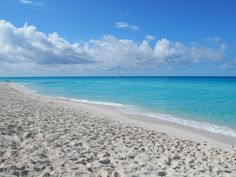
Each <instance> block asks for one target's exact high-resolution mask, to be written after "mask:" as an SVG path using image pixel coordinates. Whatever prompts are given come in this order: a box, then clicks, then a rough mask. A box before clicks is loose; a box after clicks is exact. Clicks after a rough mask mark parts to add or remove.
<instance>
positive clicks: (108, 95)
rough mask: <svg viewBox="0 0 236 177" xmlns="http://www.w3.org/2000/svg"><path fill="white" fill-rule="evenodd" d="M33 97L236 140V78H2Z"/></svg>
mask: <svg viewBox="0 0 236 177" xmlns="http://www.w3.org/2000/svg"><path fill="white" fill-rule="evenodd" d="M6 80H9V81H11V82H15V83H18V84H21V85H24V86H25V87H26V88H27V89H28V90H30V91H31V92H36V93H38V94H44V95H49V96H56V97H67V98H71V99H77V100H83V101H90V102H95V103H98V104H108V105H113V106H117V107H120V109H121V110H122V111H124V112H128V113H133V114H145V115H148V116H151V117H159V118H162V119H165V120H170V121H174V122H175V121H176V122H179V123H182V124H186V125H189V126H193V127H196V128H203V129H208V130H210V129H212V130H210V131H213V132H218V133H219V132H220V133H223V134H229V135H232V136H236V77H46V78H45V77H41V78H40V77H35V78H1V79H0V81H6Z"/></svg>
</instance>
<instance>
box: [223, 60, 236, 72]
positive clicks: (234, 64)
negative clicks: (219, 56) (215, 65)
mask: <svg viewBox="0 0 236 177" xmlns="http://www.w3.org/2000/svg"><path fill="white" fill-rule="evenodd" d="M235 67H236V59H235V60H232V61H228V62H224V63H222V64H221V65H220V69H222V70H227V69H232V68H235Z"/></svg>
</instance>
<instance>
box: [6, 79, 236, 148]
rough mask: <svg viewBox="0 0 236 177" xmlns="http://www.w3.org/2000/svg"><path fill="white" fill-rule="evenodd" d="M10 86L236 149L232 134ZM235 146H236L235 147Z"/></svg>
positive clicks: (193, 138)
mask: <svg viewBox="0 0 236 177" xmlns="http://www.w3.org/2000/svg"><path fill="white" fill-rule="evenodd" d="M8 85H9V86H10V87H13V88H14V89H16V90H17V91H19V92H23V93H24V94H27V95H33V96H40V97H43V98H44V99H49V100H50V99H54V101H58V102H62V103H65V104H68V105H69V106H70V107H73V108H75V109H76V108H83V109H85V110H87V111H89V112H91V113H92V114H94V115H97V116H101V117H104V116H105V117H109V118H113V119H115V120H117V119H118V120H122V121H123V122H126V123H131V124H136V125H138V126H142V127H144V128H149V129H153V130H156V131H159V132H162V133H167V134H169V135H172V136H177V137H180V138H184V139H188V140H195V141H198V142H202V143H203V142H205V141H207V142H208V143H210V144H212V145H215V146H218V147H221V148H224V149H229V150H232V147H233V149H236V138H235V137H232V136H226V135H223V134H219V133H213V132H209V131H207V130H203V129H197V128H193V127H189V126H185V125H182V124H179V123H174V122H170V121H165V120H162V119H155V118H151V117H147V116H143V115H142V116H141V115H133V114H128V113H124V112H121V111H120V110H119V109H117V108H116V107H114V106H109V105H101V104H96V103H88V102H80V101H72V100H69V99H66V98H61V99H60V98H57V97H55V98H53V97H48V96H43V95H36V94H35V93H31V92H28V91H27V90H26V89H25V88H23V87H21V86H20V85H17V84H13V83H11V84H10V83H8ZM234 147H235V148H234Z"/></svg>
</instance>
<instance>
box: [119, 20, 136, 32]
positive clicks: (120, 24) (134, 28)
mask: <svg viewBox="0 0 236 177" xmlns="http://www.w3.org/2000/svg"><path fill="white" fill-rule="evenodd" d="M115 27H116V28H122V29H130V30H133V31H138V30H139V27H138V26H136V25H130V24H128V23H127V22H116V23H115Z"/></svg>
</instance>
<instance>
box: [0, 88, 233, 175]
mask: <svg viewBox="0 0 236 177" xmlns="http://www.w3.org/2000/svg"><path fill="white" fill-rule="evenodd" d="M0 176H43V177H46V176H55V177H58V176H79V177H82V176H91V177H96V176H97V177H99V176H101V177H103V176H104V177H105V176H114V177H119V176H125V177H131V176H132V177H133V176H148V177H151V176H236V152H235V151H233V150H229V149H224V148H219V147H214V146H212V145H210V144H208V143H207V142H197V141H194V140H187V139H183V138H180V137H175V136H172V135H168V134H165V133H160V132H158V131H155V130H152V129H149V128H148V127H147V128H145V127H143V126H138V125H137V124H132V123H128V122H126V121H122V120H121V119H114V118H110V117H109V116H99V115H98V114H94V112H91V111H88V110H86V109H84V108H82V107H77V108H75V107H73V106H70V105H69V104H66V102H63V101H58V100H56V99H53V98H45V97H41V96H33V95H28V94H24V93H22V92H19V91H17V90H16V89H14V88H12V87H11V86H10V85H9V84H7V83H1V84H0Z"/></svg>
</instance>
